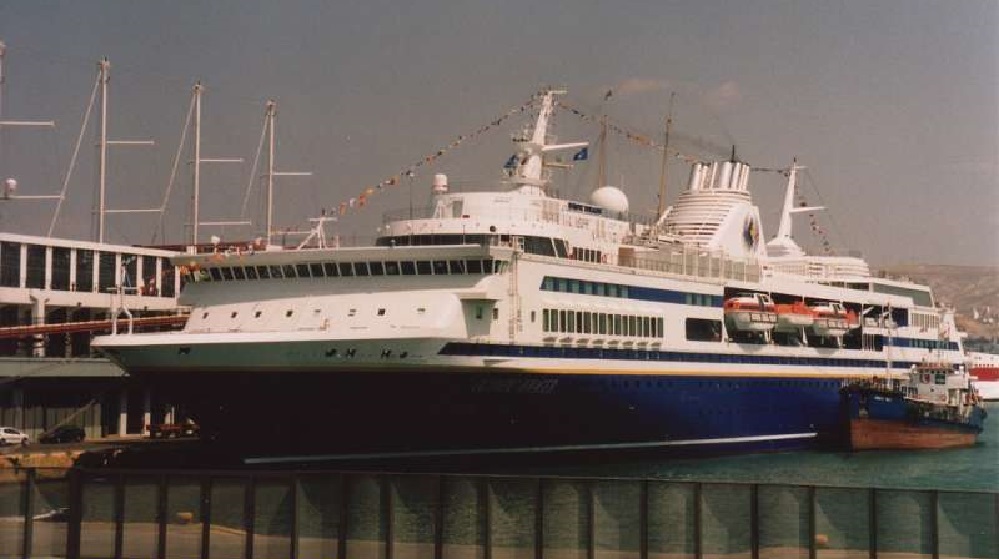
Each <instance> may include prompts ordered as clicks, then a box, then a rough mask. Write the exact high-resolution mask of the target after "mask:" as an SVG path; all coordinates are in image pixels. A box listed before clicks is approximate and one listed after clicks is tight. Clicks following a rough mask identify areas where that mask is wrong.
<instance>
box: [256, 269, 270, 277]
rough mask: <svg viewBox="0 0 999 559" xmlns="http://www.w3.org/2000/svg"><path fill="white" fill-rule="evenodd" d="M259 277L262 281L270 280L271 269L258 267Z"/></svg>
mask: <svg viewBox="0 0 999 559" xmlns="http://www.w3.org/2000/svg"><path fill="white" fill-rule="evenodd" d="M257 277H259V278H260V279H270V277H271V269H270V268H268V267H267V266H257Z"/></svg>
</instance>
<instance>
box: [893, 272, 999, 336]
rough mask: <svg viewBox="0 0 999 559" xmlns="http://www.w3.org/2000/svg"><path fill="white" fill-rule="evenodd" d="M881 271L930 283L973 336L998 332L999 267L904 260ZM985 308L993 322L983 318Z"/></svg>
mask: <svg viewBox="0 0 999 559" xmlns="http://www.w3.org/2000/svg"><path fill="white" fill-rule="evenodd" d="M879 271H880V272H884V273H886V274H888V275H889V276H891V277H907V278H909V279H911V280H913V281H915V282H918V283H923V284H926V285H929V286H930V287H931V288H933V293H934V295H935V297H936V300H937V302H938V303H942V304H945V305H948V306H952V307H954V309H955V311H956V320H957V325H958V327H959V328H960V329H961V330H963V331H965V332H967V333H968V335H969V336H970V337H972V338H995V337H997V336H999V268H995V267H986V266H937V265H931V264H904V265H895V266H886V267H883V268H881V269H880V270H879ZM974 309H978V312H979V319H978V320H975V319H974ZM985 309H990V310H991V317H992V318H993V320H994V323H992V324H988V323H986V322H985V321H984V320H983V318H984V317H983V316H982V315H983V313H984V312H985Z"/></svg>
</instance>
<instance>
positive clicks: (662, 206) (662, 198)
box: [656, 91, 676, 218]
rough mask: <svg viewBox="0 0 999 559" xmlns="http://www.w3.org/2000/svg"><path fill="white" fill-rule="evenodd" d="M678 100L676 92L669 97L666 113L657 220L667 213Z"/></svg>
mask: <svg viewBox="0 0 999 559" xmlns="http://www.w3.org/2000/svg"><path fill="white" fill-rule="evenodd" d="M674 98H676V92H675V91H674V92H672V93H670V95H669V108H668V109H667V111H666V128H665V131H664V132H663V164H662V170H661V171H660V174H659V208H658V209H657V212H656V218H661V217H662V216H663V212H664V211H666V176H667V163H668V162H669V131H670V128H672V127H673V99H674Z"/></svg>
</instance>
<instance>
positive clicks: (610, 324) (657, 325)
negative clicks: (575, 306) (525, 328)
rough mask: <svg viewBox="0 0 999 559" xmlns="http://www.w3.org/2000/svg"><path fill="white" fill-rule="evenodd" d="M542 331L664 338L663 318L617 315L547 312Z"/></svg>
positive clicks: (542, 322)
mask: <svg viewBox="0 0 999 559" xmlns="http://www.w3.org/2000/svg"><path fill="white" fill-rule="evenodd" d="M541 329H542V331H544V332H560V333H567V334H605V335H609V336H627V337H635V338H661V337H662V336H663V319H662V317H655V316H634V315H622V314H615V313H600V312H589V311H571V310H564V309H543V310H542V311H541Z"/></svg>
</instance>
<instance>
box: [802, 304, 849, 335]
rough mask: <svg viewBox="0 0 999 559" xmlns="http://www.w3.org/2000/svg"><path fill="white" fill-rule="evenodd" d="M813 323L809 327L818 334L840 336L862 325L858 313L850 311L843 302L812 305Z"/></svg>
mask: <svg viewBox="0 0 999 559" xmlns="http://www.w3.org/2000/svg"><path fill="white" fill-rule="evenodd" d="M809 309H811V311H812V316H813V319H812V324H811V326H810V327H809V328H810V329H811V331H812V333H814V334H815V335H817V336H830V337H840V336H842V335H844V334H846V333H847V332H849V331H850V330H853V329H855V328H859V327H860V319H859V318H857V314H856V313H854V312H852V311H848V310H847V309H846V308H844V307H843V305H842V304H841V303H835V302H828V303H820V304H817V305H812V306H810V307H809Z"/></svg>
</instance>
